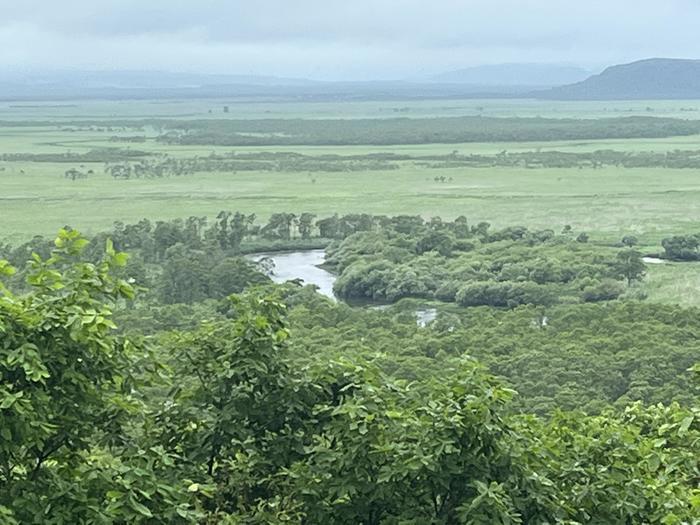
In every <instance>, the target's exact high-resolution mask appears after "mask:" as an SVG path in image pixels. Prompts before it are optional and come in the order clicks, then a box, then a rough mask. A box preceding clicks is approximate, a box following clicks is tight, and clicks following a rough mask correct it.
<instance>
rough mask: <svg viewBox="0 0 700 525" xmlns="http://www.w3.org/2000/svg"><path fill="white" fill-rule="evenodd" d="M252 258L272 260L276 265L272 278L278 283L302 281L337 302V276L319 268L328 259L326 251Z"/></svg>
mask: <svg viewBox="0 0 700 525" xmlns="http://www.w3.org/2000/svg"><path fill="white" fill-rule="evenodd" d="M250 258H251V259H252V260H254V261H260V260H261V259H265V258H267V259H270V260H271V261H272V262H273V263H274V267H273V268H272V273H270V278H271V279H272V280H273V281H275V282H276V283H285V282H287V281H292V280H294V279H301V280H302V281H304V284H314V285H316V286H317V287H318V291H319V292H320V293H322V294H323V295H325V296H327V297H330V298H331V299H334V300H335V296H334V295H333V283H334V282H335V275H333V274H332V273H330V272H328V271H326V270H324V269H323V268H319V265H321V264H323V262H324V260H325V258H326V254H325V251H324V250H307V251H300V252H276V253H256V254H253V255H251V256H250Z"/></svg>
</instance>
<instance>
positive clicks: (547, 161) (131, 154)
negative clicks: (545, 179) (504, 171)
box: [0, 149, 700, 180]
mask: <svg viewBox="0 0 700 525" xmlns="http://www.w3.org/2000/svg"><path fill="white" fill-rule="evenodd" d="M0 161H5V162H45V163H65V164H68V163H76V164H78V163H80V164H81V167H83V166H82V165H83V164H87V163H105V167H104V171H105V173H107V174H109V175H110V176H112V177H113V178H115V179H124V180H129V179H153V178H162V177H171V176H181V175H192V174H195V173H215V172H222V173H236V172H239V171H242V172H250V171H260V172H290V173H301V172H306V173H324V172H325V173H336V172H355V171H389V170H397V169H400V168H401V167H402V166H404V165H406V164H413V165H416V166H420V167H423V168H428V169H460V168H492V167H512V168H527V169H549V168H558V169H565V168H579V169H584V168H586V169H588V168H591V169H597V168H604V167H610V166H614V167H618V168H668V169H700V150H675V151H670V152H634V153H631V152H630V153H627V152H621V151H614V150H597V151H592V152H583V153H569V152H562V151H524V152H508V151H506V150H504V151H502V152H501V153H498V154H496V155H482V154H469V155H463V154H460V153H458V152H457V151H453V152H452V153H449V154H441V155H408V154H397V153H386V152H383V153H368V154H364V155H361V154H357V155H337V154H324V155H305V154H301V153H295V152H234V151H231V152H224V153H211V154H210V155H206V156H195V157H184V158H182V157H172V156H169V155H167V154H152V153H148V152H145V151H139V150H130V149H96V150H91V151H88V152H85V153H39V154H31V153H16V154H5V155H0ZM91 175H92V173H91ZM69 178H70V177H69Z"/></svg>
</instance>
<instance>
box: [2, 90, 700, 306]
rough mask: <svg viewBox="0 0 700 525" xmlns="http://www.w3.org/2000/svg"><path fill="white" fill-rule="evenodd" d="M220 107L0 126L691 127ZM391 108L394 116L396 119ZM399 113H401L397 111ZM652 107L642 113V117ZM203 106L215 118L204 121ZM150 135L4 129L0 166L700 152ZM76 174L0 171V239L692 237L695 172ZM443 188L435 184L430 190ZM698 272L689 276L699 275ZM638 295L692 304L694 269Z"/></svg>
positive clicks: (444, 110)
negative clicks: (362, 223)
mask: <svg viewBox="0 0 700 525" xmlns="http://www.w3.org/2000/svg"><path fill="white" fill-rule="evenodd" d="M225 102H226V101H219V100H201V101H166V102H159V103H154V102H152V101H151V102H149V101H132V102H118V103H115V102H106V101H94V102H76V103H75V104H61V105H50V104H48V103H47V104H43V105H42V104H38V105H11V104H7V103H4V104H2V105H0V121H9V120H16V121H20V120H25V121H32V120H34V121H37V122H38V121H47V120H54V121H56V122H60V121H61V120H66V121H69V120H71V119H86V120H94V121H95V126H96V127H97V126H108V125H109V123H110V119H125V118H131V119H138V118H169V117H170V118H178V119H182V118H198V119H201V118H368V117H372V118H383V117H396V116H397V111H394V109H396V108H402V109H401V111H400V112H399V116H408V117H413V118H415V117H436V116H463V115H470V114H484V115H488V116H509V117H512V116H526V117H533V116H538V115H541V116H545V117H567V118H569V117H577V118H598V117H610V116H629V115H645V116H648V115H649V114H652V115H653V116H665V117H681V118H696V116H695V115H696V114H695V113H694V112H693V111H691V110H693V108H695V109H697V108H700V102H698V101H667V102H665V101H661V102H659V101H655V102H649V103H646V102H644V101H642V102H639V101H637V102H620V103H612V102H606V103H603V102H596V103H550V102H547V103H542V102H535V101H509V100H500V101H475V100H466V101H454V100H447V101H445V100H442V101H413V102H405V101H396V102H391V101H388V102H386V101H385V102H355V103H343V104H342V105H340V104H331V103H316V104H310V103H306V104H291V103H288V102H278V103H267V104H265V103H262V102H260V101H253V102H249V103H242V101H237V103H236V104H235V105H232V107H231V112H230V113H228V114H223V113H222V112H221V111H219V108H220V106H222V105H223V104H224V103H225ZM392 108H394V109H392ZM406 108H408V109H406ZM647 108H649V109H647ZM210 109H212V113H211V114H209V113H208V111H209V110H210ZM120 135H121V136H130V135H143V136H146V137H147V140H146V142H143V143H138V144H124V143H119V142H117V143H115V142H113V141H110V138H111V137H114V136H120ZM157 135H158V132H157V131H156V130H153V129H144V130H140V131H138V132H135V131H134V130H130V129H119V128H114V129H109V130H102V131H97V130H90V129H81V130H78V131H75V130H71V129H69V128H63V129H62V126H61V125H52V126H40V125H37V126H27V127H2V126H0V155H4V154H12V153H32V154H37V153H66V152H72V153H83V152H88V151H91V150H94V149H96V148H131V149H134V150H139V151H144V152H146V153H151V154H158V153H165V154H167V155H169V156H171V157H182V158H184V157H192V156H198V155H209V154H210V153H212V152H215V153H222V154H223V153H229V152H231V151H236V152H243V153H245V152H261V151H267V152H283V151H284V152H297V153H303V154H305V155H324V154H343V155H366V154H371V153H398V154H410V155H448V154H450V153H451V152H453V151H457V152H458V153H459V154H464V155H468V154H489V155H493V154H497V153H499V152H501V151H504V150H505V151H509V152H526V151H536V150H539V151H564V152H572V153H576V152H591V151H596V150H605V149H610V150H615V151H623V152H629V153H634V152H647V151H655V152H665V151H673V150H693V149H700V137H699V136H683V137H668V138H652V139H649V138H639V139H611V140H578V141H551V142H517V143H508V142H499V143H476V142H475V143H469V144H417V145H401V146H392V145H386V146H385V145H380V146H377V145H374V146H364V145H356V146H343V145H337V146H335V145H334V146H294V145H285V146H246V147H236V148H231V147H221V146H208V145H177V144H164V143H162V142H159V141H156V140H155V137H156V136H157ZM70 167H78V166H76V165H75V163H73V164H71V163H63V162H26V161H21V162H18V161H16V162H9V161H3V162H0V218H1V219H2V229H1V230H0V239H5V240H9V241H12V242H19V241H21V240H26V239H27V238H29V237H31V236H32V235H36V234H52V233H53V232H55V231H56V229H57V228H58V227H60V226H62V225H65V224H69V225H71V226H73V227H76V228H79V229H81V230H82V231H84V232H85V233H86V234H92V233H95V232H98V231H100V230H104V229H107V228H109V227H110V226H111V225H112V224H113V222H114V221H116V220H119V221H124V222H133V221H137V220H139V219H141V218H144V217H147V218H150V219H172V218H177V217H186V216H190V215H197V216H210V217H211V216H213V215H215V214H216V213H217V212H219V211H220V210H222V209H227V210H239V211H242V212H246V213H256V214H258V216H259V217H261V218H266V217H267V216H269V215H270V214H272V213H274V212H278V211H294V212H302V211H309V212H313V213H315V214H317V215H319V216H324V215H329V214H332V213H336V212H337V213H352V212H358V213H359V212H363V213H376V214H390V215H395V214H421V215H424V216H438V215H439V216H442V217H444V218H448V219H452V218H455V217H457V216H459V215H465V216H467V217H468V219H469V220H470V221H471V222H478V221H488V222H491V223H492V224H493V225H494V226H497V227H505V226H510V225H514V224H518V225H524V226H529V227H537V228H553V229H557V230H558V229H561V228H562V227H563V226H564V225H566V224H569V225H571V226H572V227H573V228H574V229H575V230H576V231H585V232H587V233H589V235H591V237H592V238H593V239H595V240H600V241H608V242H612V241H618V240H619V239H620V238H621V237H622V236H623V235H626V234H633V235H636V236H637V237H639V238H640V240H641V242H642V245H643V248H644V250H645V251H646V252H647V253H653V252H654V251H659V250H660V246H659V243H660V240H661V239H662V238H663V237H665V236H668V235H672V234H680V233H690V232H697V231H700V170H696V169H665V168H635V169H623V168H615V167H605V168H603V169H596V170H593V169H583V170H582V169H575V168H564V169H552V168H535V169H526V168H522V167H493V168H434V167H433V168H430V167H426V166H423V165H420V164H419V163H416V162H410V161H409V162H402V163H401V164H400V169H394V170H386V171H381V170H373V171H352V172H313V173H311V172H308V173H306V172H298V171H297V172H284V171H274V172H270V171H264V172H263V171H259V172H258V171H245V172H243V171H241V172H236V173H233V172H208V173H195V174H192V175H187V176H180V177H166V178H162V179H140V180H114V179H112V178H111V177H110V176H109V175H107V174H106V173H104V169H103V164H102V163H93V164H86V165H84V169H86V170H87V169H92V170H93V171H94V174H93V175H91V176H90V177H89V178H88V179H85V180H75V181H71V180H68V179H66V178H65V177H64V176H63V174H64V172H65V171H66V169H68V168H70ZM436 177H437V178H442V177H444V179H445V180H444V181H442V182H439V181H436V180H435V179H436ZM696 268H697V269H696ZM648 273H649V275H648V278H647V284H646V288H647V292H648V294H649V296H650V299H652V300H660V301H664V302H680V303H682V304H697V303H700V299H698V298H697V296H698V295H699V294H698V292H697V291H698V290H700V267H696V266H695V265H692V264H690V265H688V264H684V265H654V266H653V267H650V268H649V271H648Z"/></svg>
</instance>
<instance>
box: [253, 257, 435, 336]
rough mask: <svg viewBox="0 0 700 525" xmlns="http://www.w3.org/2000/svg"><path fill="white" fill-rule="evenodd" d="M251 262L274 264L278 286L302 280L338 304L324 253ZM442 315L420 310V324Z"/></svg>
mask: <svg viewBox="0 0 700 525" xmlns="http://www.w3.org/2000/svg"><path fill="white" fill-rule="evenodd" d="M248 258H249V259H250V260H252V261H256V262H260V261H262V260H263V259H268V260H269V261H272V263H273V266H272V267H271V271H270V273H269V276H270V278H271V279H272V280H273V281H274V282H276V283H285V282H287V281H293V280H295V279H300V280H302V281H303V282H304V284H313V285H316V286H317V287H318V291H319V292H320V293H322V294H323V295H325V296H327V297H330V298H331V299H333V300H334V301H336V300H337V299H336V297H335V295H333V283H335V279H336V276H335V275H333V274H332V273H331V272H329V271H326V270H324V269H323V268H320V267H319V266H320V265H322V264H323V263H324V261H325V259H326V253H325V251H324V250H306V251H299V252H274V253H254V254H252V255H249V256H248ZM365 306H368V307H369V308H372V309H376V310H384V309H385V308H389V306H390V305H374V306H369V305H365ZM437 315H438V311H437V309H436V308H421V309H419V310H416V312H415V316H416V323H417V324H418V326H420V327H425V326H427V325H428V324H430V323H432V322H433V321H434V320H435V319H436V318H437Z"/></svg>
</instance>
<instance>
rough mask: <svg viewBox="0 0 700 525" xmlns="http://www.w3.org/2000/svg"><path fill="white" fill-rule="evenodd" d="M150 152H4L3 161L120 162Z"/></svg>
mask: <svg viewBox="0 0 700 525" xmlns="http://www.w3.org/2000/svg"><path fill="white" fill-rule="evenodd" d="M149 155H151V153H148V152H145V151H139V150H134V149H126V148H99V149H92V150H90V151H86V152H84V153H73V152H66V153H4V154H2V155H0V161H3V162H56V163H71V162H120V161H124V160H128V159H135V158H141V157H147V156H149Z"/></svg>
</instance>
